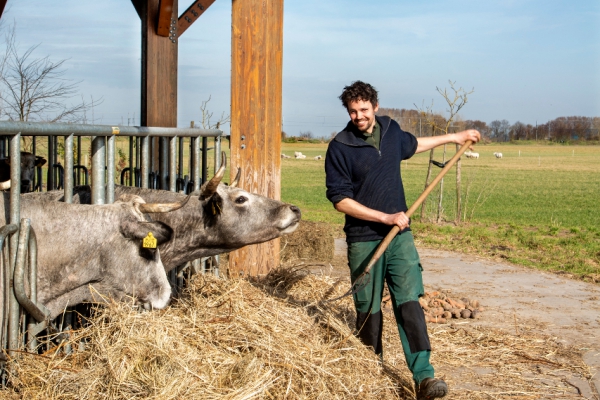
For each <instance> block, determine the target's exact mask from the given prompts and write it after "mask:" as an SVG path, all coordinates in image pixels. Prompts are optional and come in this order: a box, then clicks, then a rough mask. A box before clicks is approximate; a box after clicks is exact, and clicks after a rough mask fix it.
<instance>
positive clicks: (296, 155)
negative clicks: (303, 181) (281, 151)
mask: <svg viewBox="0 0 600 400" xmlns="http://www.w3.org/2000/svg"><path fill="white" fill-rule="evenodd" d="M294 157H295V158H296V159H303V158H306V156H305V155H304V154H302V153H301V152H299V151H296V152H295V153H294Z"/></svg>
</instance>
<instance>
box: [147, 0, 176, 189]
mask: <svg viewBox="0 0 600 400" xmlns="http://www.w3.org/2000/svg"><path fill="white" fill-rule="evenodd" d="M177 3H178V1H177V0H172V7H171V26H172V27H173V33H171V34H170V35H169V36H159V35H158V33H157V29H158V20H159V11H160V10H159V6H160V1H159V0H147V1H144V2H142V3H141V4H140V11H141V13H140V18H141V20H142V101H141V103H142V104H141V108H142V110H141V118H140V119H141V122H140V125H142V126H164V127H176V126H177V46H178V40H179V38H178V35H177V6H178V4H177ZM162 139H163V138H161V139H160V140H159V138H152V139H151V140H153V143H152V144H153V145H152V153H153V154H151V157H152V160H153V163H152V164H154V165H155V166H156V167H158V169H160V172H161V176H162V175H163V174H164V175H166V174H167V173H168V170H167V168H168V160H163V159H162V158H163V157H159V155H160V154H161V152H160V150H161V149H160V147H161V146H162V147H166V146H168V139H167V140H162ZM163 153H164V152H163ZM159 159H160V161H161V163H160V166H159ZM156 167H155V168H156ZM152 172H153V171H152ZM162 189H167V188H166V187H162Z"/></svg>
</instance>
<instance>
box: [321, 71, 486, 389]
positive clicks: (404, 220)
mask: <svg viewBox="0 0 600 400" xmlns="http://www.w3.org/2000/svg"><path fill="white" fill-rule="evenodd" d="M340 100H341V101H342V103H343V105H344V107H346V110H347V111H348V114H349V116H350V122H348V125H347V126H346V128H345V129H344V130H342V131H341V132H340V133H338V134H337V135H336V136H335V138H334V139H333V140H332V141H331V142H330V143H329V147H328V149H327V156H326V158H325V173H326V184H327V198H328V199H329V200H330V201H331V202H332V203H333V204H334V207H335V208H336V210H338V211H340V212H343V213H344V214H346V224H345V226H344V231H345V233H346V242H347V243H348V265H349V266H350V275H351V279H352V282H353V283H354V281H355V280H356V278H357V277H358V276H360V274H361V273H362V272H363V271H364V269H365V267H366V266H367V264H368V263H369V261H370V260H371V258H372V256H373V254H374V253H375V250H376V249H377V247H378V245H379V243H380V242H381V240H382V239H383V238H384V237H385V236H386V235H387V233H388V232H389V231H390V229H391V227H392V226H394V225H397V226H398V227H399V228H400V233H398V235H397V236H396V237H395V238H394V239H393V240H392V242H391V243H390V245H389V247H388V248H387V250H386V251H385V253H384V254H383V255H382V256H381V258H380V259H379V260H378V261H377V263H376V264H375V265H374V266H373V269H372V270H371V278H370V280H369V283H368V285H367V286H366V287H365V288H364V289H362V290H360V291H358V292H357V293H355V294H354V295H353V297H354V305H355V307H356V314H357V316H356V329H357V330H358V332H359V333H358V335H359V337H360V339H361V341H362V342H363V343H364V344H365V345H367V346H371V347H373V350H374V351H375V353H376V354H379V355H380V356H381V357H383V349H382V340H381V336H382V328H383V318H382V315H381V296H382V294H383V286H384V282H387V285H388V289H389V291H390V295H391V298H392V302H393V305H394V316H395V317H396V322H397V325H398V331H399V333H400V339H401V341H402V347H403V350H404V355H405V357H406V362H407V364H408V367H409V369H410V370H411V372H412V373H413V379H414V381H415V385H416V392H417V398H418V399H434V398H439V397H443V396H445V395H446V394H447V392H448V387H447V386H446V383H445V382H444V381H443V380H441V379H436V378H434V370H433V367H432V365H431V363H430V362H429V356H430V353H431V346H430V344H429V336H428V333H427V326H426V324H425V317H424V314H423V310H422V309H421V306H420V305H419V301H418V300H419V297H421V296H423V294H424V288H423V280H422V275H421V271H422V268H421V265H420V260H419V254H418V253H417V250H416V248H415V244H414V241H413V236H412V232H411V231H410V228H409V224H410V220H409V218H408V217H407V216H406V214H405V211H406V210H408V207H407V205H406V200H405V198H404V188H403V186H402V179H401V176H400V165H401V161H402V160H406V159H408V158H410V157H412V155H413V154H416V153H421V152H424V151H427V150H430V149H432V148H434V147H437V146H440V145H442V144H445V143H457V144H461V145H462V144H464V143H465V142H466V141H467V140H471V141H473V143H476V142H477V141H479V139H480V135H479V132H478V131H476V130H467V131H463V132H460V133H455V134H451V135H441V136H433V137H423V138H415V137H414V136H413V135H411V134H410V133H408V132H404V131H403V130H401V129H400V126H399V125H398V123H397V122H396V121H394V120H392V119H390V118H389V117H379V116H375V113H376V112H377V110H378V109H379V101H378V96H377V91H376V90H375V88H374V87H373V86H371V85H369V84H367V83H364V82H361V81H356V82H354V83H352V84H351V85H350V86H346V87H345V88H344V91H343V93H342V94H341V96H340Z"/></svg>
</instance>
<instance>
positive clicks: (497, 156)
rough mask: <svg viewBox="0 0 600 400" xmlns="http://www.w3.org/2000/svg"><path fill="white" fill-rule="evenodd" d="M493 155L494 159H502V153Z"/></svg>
mask: <svg viewBox="0 0 600 400" xmlns="http://www.w3.org/2000/svg"><path fill="white" fill-rule="evenodd" d="M494 155H495V156H496V158H502V153H494Z"/></svg>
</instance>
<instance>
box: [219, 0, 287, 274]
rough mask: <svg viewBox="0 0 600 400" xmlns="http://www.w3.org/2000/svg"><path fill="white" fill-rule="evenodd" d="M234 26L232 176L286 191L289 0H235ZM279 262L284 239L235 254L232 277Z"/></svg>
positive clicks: (259, 189) (266, 189)
mask: <svg viewBox="0 0 600 400" xmlns="http://www.w3.org/2000/svg"><path fill="white" fill-rule="evenodd" d="M231 23H232V27H231V30H232V32H231V167H232V168H231V174H232V175H234V174H235V173H236V172H237V168H238V167H240V168H241V169H242V175H241V179H240V186H241V187H243V188H244V189H246V190H248V191H252V192H256V193H259V194H262V195H264V196H268V197H271V198H274V199H279V198H280V195H281V172H280V166H281V158H280V154H281V113H282V109H281V97H282V93H281V92H282V61H283V57H282V52H283V0H233V3H232V22H231ZM278 265H279V240H278V239H277V240H273V241H270V242H267V243H263V244H260V245H253V246H247V247H245V248H243V249H240V250H237V251H234V252H232V253H231V254H230V257H229V274H230V276H239V275H252V276H256V275H261V274H265V273H267V272H269V271H270V270H272V269H273V268H275V267H277V266H278Z"/></svg>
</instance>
